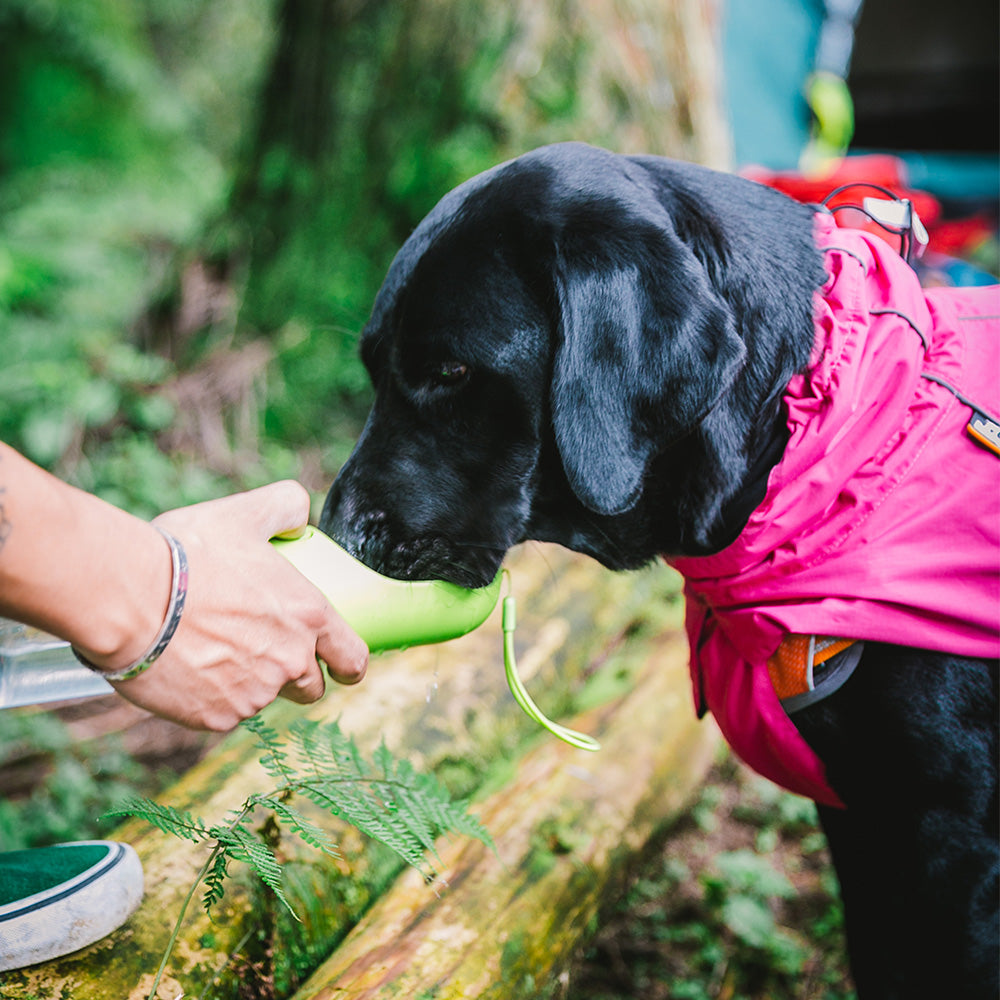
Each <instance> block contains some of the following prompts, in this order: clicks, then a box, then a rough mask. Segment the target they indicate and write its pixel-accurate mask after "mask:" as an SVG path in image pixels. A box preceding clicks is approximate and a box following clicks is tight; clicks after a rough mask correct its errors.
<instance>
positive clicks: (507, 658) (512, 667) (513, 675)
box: [501, 570, 601, 750]
mask: <svg viewBox="0 0 1000 1000" xmlns="http://www.w3.org/2000/svg"><path fill="white" fill-rule="evenodd" d="M504 574H505V575H506V574H507V571H506V570H504ZM508 583H509V576H508ZM502 607H503V611H502V616H501V627H502V629H503V666H504V671H505V672H506V674H507V684H508V686H509V687H510V693H511V694H512V695H513V696H514V701H516V702H517V703H518V705H520V706H521V708H522V709H523V710H524V712H525V713H526V714H527V715H528V716H529V717H530V718H532V719H534V720H535V722H537V723H538V724H539V725H540V726H542V727H543V728H545V729H547V730H548V731H549V732H550V733H552V734H553V735H554V736H558V737H559V739H561V740H563V741H564V742H565V743H568V744H569V745H570V746H574V747H577V748H578V749H580V750H600V749H601V744H600V743H598V742H597V740H595V739H594V738H593V737H592V736H587V735H586V733H578V732H577V731H576V730H574V729H567V728H566V727H565V726H560V725H559V723H558V722H553V721H552V720H551V719H548V718H546V716H545V715H544V714H543V713H542V710H541V709H540V708H539V707H538V706H537V705H536V704H535V703H534V701H533V700H532V698H531V695H530V694H528V692H527V691H526V690H525V687H524V685H523V684H522V683H521V678H520V677H519V676H518V673H517V660H516V658H515V656H514V629H515V628H516V627H517V611H516V606H515V604H514V598H513V596H511V595H510V594H508V595H507V596H506V597H505V598H504V599H503V605H502Z"/></svg>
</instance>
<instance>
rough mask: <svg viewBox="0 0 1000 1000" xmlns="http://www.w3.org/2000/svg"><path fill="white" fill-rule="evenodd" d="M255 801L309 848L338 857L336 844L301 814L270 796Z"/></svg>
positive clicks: (262, 796) (260, 797)
mask: <svg viewBox="0 0 1000 1000" xmlns="http://www.w3.org/2000/svg"><path fill="white" fill-rule="evenodd" d="M257 801H258V804H259V805H261V806H262V807H263V808H265V809H270V810H271V811H272V812H274V814H275V815H276V816H277V817H278V819H279V820H281V821H283V822H284V823H286V824H287V825H288V826H289V827H290V828H291V829H292V830H294V831H295V832H296V833H297V834H298V835H299V837H301V838H302V840H304V841H305V842H306V843H307V844H309V846H310V847H315V848H316V849H317V850H319V851H322V852H323V853H324V854H328V855H330V857H332V858H339V857H340V852H339V851H338V850H337V845H336V843H334V841H333V840H332V839H331V838H330V836H329V835H328V834H327V832H326V831H325V830H323V829H322V828H320V827H318V826H317V825H316V824H315V823H313V822H312V821H311V820H309V819H307V818H306V817H305V816H303V815H302V813H300V812H298V811H297V810H296V809H293V808H292V807H291V806H289V805H288V804H287V803H286V802H284V801H282V800H281V799H280V798H276V797H275V796H272V795H261V796H258V799H257Z"/></svg>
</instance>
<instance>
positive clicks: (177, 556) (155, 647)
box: [73, 524, 188, 681]
mask: <svg viewBox="0 0 1000 1000" xmlns="http://www.w3.org/2000/svg"><path fill="white" fill-rule="evenodd" d="M153 527H154V528H156V530H157V531H158V532H159V533H160V534H161V535H163V537H164V538H165V539H166V540H167V544H168V545H169V546H170V560H171V563H172V564H173V580H172V582H171V585H170V603H169V604H168V605H167V614H166V617H165V618H164V619H163V625H162V626H161V628H160V631H159V632H158V633H157V636H156V638H155V639H154V640H153V644H152V645H151V646H150V647H149V649H147V650H146V652H145V653H143V655H142V656H140V657H139V659H138V660H136V661H135V663H132V664H130V665H129V666H127V667H122V669H121V670H115V671H107V670H102V669H101V668H100V667H99V666H97V664H96V663H91V662H90V660H88V659H87V657H85V656H84V655H83V654H82V653H80V652H79V651H78V650H76V649H73V655H74V656H75V657H76V658H77V659H78V660H79V661H80V662H81V663H82V664H83V665H84V666H85V667H89V668H90V669H91V670H93V671H95V672H96V673H99V674H100V675H101V676H102V677H103V678H104V679H105V680H106V681H130V680H131V679H132V678H133V677H138V676H139V674H141V673H142V672H143V671H144V670H148V669H149V668H150V667H151V666H152V665H153V664H154V663H155V662H156V661H157V660H158V659H159V657H160V654H161V653H162V652H163V651H164V650H165V649H166V648H167V643H168V642H170V640H171V639H172V638H173V634H174V632H176V631H177V626H178V625H179V624H180V620H181V612H183V610H184V600H185V598H186V597H187V587H188V564H187V554H186V553H185V552H184V546H183V545H181V543H180V542H179V541H178V540H177V539H176V538H174V536H173V535H171V534H168V533H167V532H166V531H164V530H163V529H162V528H161V527H159V526H158V525H156V524H154V525H153Z"/></svg>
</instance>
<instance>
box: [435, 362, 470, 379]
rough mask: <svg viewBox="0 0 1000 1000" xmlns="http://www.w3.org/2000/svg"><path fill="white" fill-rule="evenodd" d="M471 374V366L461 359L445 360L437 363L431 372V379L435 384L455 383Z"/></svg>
mask: <svg viewBox="0 0 1000 1000" xmlns="http://www.w3.org/2000/svg"><path fill="white" fill-rule="evenodd" d="M468 374H469V366H468V365H464V364H462V362H461V361H443V362H441V364H439V365H435V366H434V368H433V369H432V370H431V372H430V379H431V381H432V382H433V383H434V384H435V385H455V384H456V383H458V382H461V381H462V380H463V379H465V378H466V377H467V376H468Z"/></svg>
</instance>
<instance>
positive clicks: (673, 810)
mask: <svg viewBox="0 0 1000 1000" xmlns="http://www.w3.org/2000/svg"><path fill="white" fill-rule="evenodd" d="M642 659H643V664H642V674H641V676H640V678H639V679H638V681H637V683H636V686H635V688H634V689H633V690H632V691H631V692H630V693H629V695H628V696H626V697H625V698H623V699H621V700H619V701H616V702H613V703H611V704H609V705H606V706H603V708H602V709H599V710H595V711H594V712H592V713H590V714H589V715H585V716H583V717H582V718H578V719H577V720H575V721H576V723H578V724H580V725H582V726H583V727H584V728H593V729H595V730H596V731H598V732H599V733H600V738H601V741H602V749H601V751H600V753H599V754H598V755H596V756H595V757H587V758H586V759H581V757H580V753H579V752H578V751H573V750H572V749H570V748H568V747H566V746H563V745H557V744H555V743H553V742H551V741H549V742H546V743H544V744H542V745H541V746H538V747H537V748H536V749H535V750H533V751H532V752H530V753H529V754H527V755H526V756H525V757H524V758H522V759H521V760H520V761H519V763H518V767H517V773H516V775H515V776H514V777H513V779H512V780H511V781H510V782H509V783H507V784H506V785H505V786H504V787H503V788H502V789H501V790H500V791H498V792H496V793H494V794H493V795H491V796H490V797H489V798H488V799H487V800H486V801H485V802H484V803H483V804H482V806H481V807H480V810H479V812H480V815H481V817H482V819H483V821H484V823H485V824H486V826H487V827H488V828H489V829H490V830H492V832H493V835H494V838H495V841H496V848H497V850H496V853H495V854H494V853H491V852H490V850H489V849H488V848H486V847H485V846H484V845H482V844H479V843H469V842H454V843H450V844H446V845H445V847H444V848H443V851H442V858H443V862H444V864H443V867H442V878H443V881H444V885H445V887H444V889H443V890H440V891H438V892H434V891H432V889H431V888H429V887H428V886H426V885H424V884H423V883H422V882H421V880H420V878H419V877H418V876H415V874H414V873H412V872H409V873H406V874H404V875H403V876H402V877H401V878H400V879H398V880H397V881H396V883H395V884H394V885H393V887H392V888H391V889H390V890H389V891H388V892H387V893H386V894H385V895H384V896H382V897H381V898H380V899H379V900H378V902H377V903H376V904H375V906H374V907H373V908H372V910H371V912H370V913H369V914H367V915H366V916H365V917H364V919H363V920H362V921H361V923H360V924H359V925H358V926H357V927H356V928H355V929H354V931H352V933H351V934H350V935H349V936H348V938H347V939H346V940H345V941H344V943H343V944H341V945H340V947H338V948H337V950H336V951H335V952H334V953H333V955H332V956H331V957H330V958H329V959H328V961H327V962H325V963H324V964H323V965H322V966H321V967H320V968H319V969H318V970H317V971H316V973H315V974H314V975H313V976H312V977H311V978H310V979H309V981H308V982H307V983H306V984H305V985H304V986H303V987H302V989H301V990H300V991H299V992H298V993H296V994H295V1000H335V998H339V997H345V996H350V997H351V1000H390V998H393V1000H395V998H400V1000H402V998H412V997H420V996H433V997H434V998H435V1000H462V998H466V997H476V998H479V1000H534V998H536V997H538V996H540V995H545V996H551V995H566V994H565V991H563V992H562V993H558V994H554V993H552V992H543V987H545V988H549V989H551V987H552V986H553V984H556V983H558V982H561V981H565V980H566V977H567V976H568V966H569V963H570V961H571V959H572V958H573V956H574V955H575V954H576V953H577V951H578V950H579V949H580V947H581V945H582V944H583V943H585V942H586V941H587V939H588V937H589V932H590V928H591V927H592V926H593V923H594V921H595V919H596V917H597V914H598V911H599V909H600V907H601V903H602V902H603V901H604V900H605V899H606V898H608V897H609V896H610V895H611V894H613V893H614V892H615V890H621V888H622V885H623V883H624V881H625V878H626V876H627V874H628V873H629V871H630V870H631V868H632V866H633V865H634V863H635V861H636V858H637V856H640V855H641V854H642V852H643V849H644V848H645V847H646V846H647V845H648V844H649V843H650V841H651V840H652V838H653V837H654V836H655V835H656V833H657V832H659V831H662V829H663V828H664V825H665V824H666V823H668V822H669V820H670V819H671V818H672V817H674V816H676V815H677V814H678V813H679V812H680V810H681V809H682V808H683V807H684V804H685V802H686V801H687V799H688V797H689V795H690V794H691V792H692V790H693V789H694V788H695V787H696V785H697V784H698V782H699V781H700V780H701V778H702V777H703V776H704V774H705V772H706V770H707V769H708V767H709V765H710V763H711V759H712V756H713V753H714V750H715V747H716V742H715V733H714V730H713V728H712V727H711V726H698V725H697V723H695V722H694V721H693V718H692V713H691V709H690V704H689V699H688V698H687V697H686V696H685V695H686V692H685V691H683V689H684V688H685V687H686V685H687V646H686V642H685V640H684V637H683V636H682V635H679V634H678V633H673V634H670V635H667V636H663V637H661V638H660V639H657V640H653V641H652V642H651V643H650V645H649V647H648V648H646V649H644V650H643V652H642Z"/></svg>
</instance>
